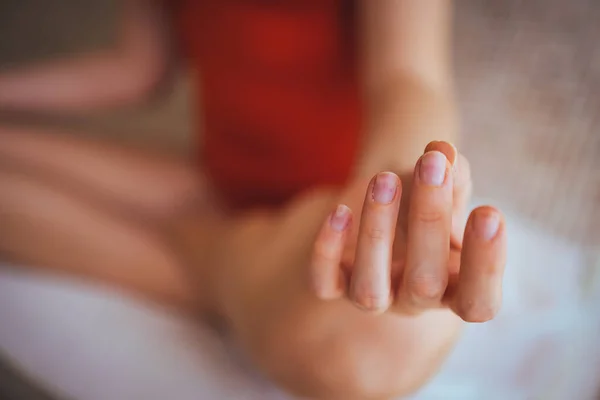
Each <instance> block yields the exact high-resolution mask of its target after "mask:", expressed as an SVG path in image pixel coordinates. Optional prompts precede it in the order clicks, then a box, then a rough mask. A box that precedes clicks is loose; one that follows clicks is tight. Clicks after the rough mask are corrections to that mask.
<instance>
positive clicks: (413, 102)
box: [357, 0, 457, 177]
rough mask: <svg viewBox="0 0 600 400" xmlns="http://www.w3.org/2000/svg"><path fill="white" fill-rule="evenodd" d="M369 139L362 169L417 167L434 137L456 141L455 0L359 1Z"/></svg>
mask: <svg viewBox="0 0 600 400" xmlns="http://www.w3.org/2000/svg"><path fill="white" fill-rule="evenodd" d="M360 4H361V5H360V7H361V9H360V15H361V19H360V21H359V22H360V24H361V26H360V28H361V32H362V56H363V57H362V60H363V62H362V73H363V75H362V76H363V84H364V86H363V89H364V93H363V94H364V98H365V100H366V107H367V119H366V121H365V122H366V125H365V127H366V139H365V140H366V142H365V143H364V146H363V149H364V152H363V154H362V158H361V160H360V161H361V162H360V164H359V166H358V171H357V173H358V174H359V175H361V176H366V177H370V176H372V175H373V174H374V173H376V172H378V171H381V170H382V169H391V170H394V171H395V172H399V173H402V172H406V171H412V169H413V167H414V163H415V162H416V160H417V159H418V158H419V156H420V155H421V154H422V153H423V150H424V148H425V146H426V145H427V143H429V142H430V141H432V140H446V141H449V142H454V141H455V139H456V130H457V129H456V125H457V124H456V115H455V107H454V99H453V84H452V70H451V29H452V27H451V25H452V21H451V20H452V2H451V1H450V0H426V1H423V0H379V1H368V0H363V1H362V2H361V3H360Z"/></svg>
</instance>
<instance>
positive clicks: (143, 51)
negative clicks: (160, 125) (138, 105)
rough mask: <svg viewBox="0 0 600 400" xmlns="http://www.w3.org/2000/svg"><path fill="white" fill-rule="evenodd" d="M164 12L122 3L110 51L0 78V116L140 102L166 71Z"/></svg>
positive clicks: (151, 4) (151, 5)
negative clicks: (3, 111) (8, 112)
mask: <svg viewBox="0 0 600 400" xmlns="http://www.w3.org/2000/svg"><path fill="white" fill-rule="evenodd" d="M164 17H165V15H164V13H163V6H162V5H161V4H160V2H157V1H154V0H127V1H126V2H125V6H124V8H123V16H122V21H121V25H120V33H119V39H118V42H117V44H116V46H115V47H114V48H111V49H104V50H98V51H95V52H92V53H89V54H85V55H80V56H76V57H73V58H69V59H64V60H56V61H52V62H47V63H45V64H41V65H36V66H32V67H29V68H24V69H16V70H13V71H5V72H0V110H7V111H19V112H20V111H26V112H29V111H32V112H82V111H88V110H91V109H97V108H105V107H115V106H121V105H124V104H128V103H132V102H135V101H139V100H140V99H142V98H144V97H145V96H147V95H149V93H150V92H151V91H152V90H153V89H154V88H155V86H156V85H157V84H158V82H160V80H161V78H162V76H163V75H164V72H165V70H166V65H167V58H168V35H167V34H166V33H167V29H166V20H165V18H164Z"/></svg>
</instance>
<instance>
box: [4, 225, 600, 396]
mask: <svg viewBox="0 0 600 400" xmlns="http://www.w3.org/2000/svg"><path fill="white" fill-rule="evenodd" d="M508 226H509V232H510V236H509V237H510V239H509V248H510V252H509V265H508V270H507V274H506V279H505V300H504V307H503V310H502V312H501V314H500V316H499V317H498V318H497V319H496V320H494V321H493V322H491V323H487V324H482V325H469V326H468V327H467V328H466V330H465V334H464V336H463V338H462V339H461V341H460V342H459V344H458V346H457V348H456V350H455V351H454V352H453V354H452V355H451V357H450V359H449V360H448V362H447V363H446V364H445V366H444V367H443V369H442V371H441V372H440V374H439V375H438V376H437V377H436V378H435V379H434V380H433V382H432V383H430V384H429V385H428V386H427V387H425V388H424V389H423V390H422V391H421V392H420V393H418V394H417V395H415V396H413V397H412V399H418V400H437V399H440V400H441V399H444V400H446V399H461V400H481V399H486V400H495V399H498V400H505V399H511V400H529V399H544V400H554V399H556V400H565V399H577V400H588V399H590V400H591V399H593V398H594V396H593V393H594V391H595V390H596V389H597V388H596V387H594V386H597V385H598V382H599V381H600V345H599V343H598V337H599V336H598V333H600V301H599V300H600V265H596V266H595V269H594V266H593V265H592V263H593V262H596V263H597V261H593V260H598V259H597V258H596V259H594V256H597V255H593V254H592V253H591V252H590V253H585V252H584V251H583V250H582V249H579V248H578V247H577V246H575V245H571V244H569V243H565V242H564V241H561V240H558V239H557V238H554V237H550V236H548V235H546V234H544V233H543V232H541V231H536V230H535V229H533V228H530V227H528V226H526V224H524V223H520V222H519V221H517V220H509V224H508ZM0 271H1V272H0V348H1V349H2V350H3V351H4V352H6V353H8V354H9V355H10V356H11V357H12V358H13V359H14V360H16V361H17V363H18V365H19V366H21V367H22V368H24V369H25V370H26V371H28V372H29V373H30V374H31V375H32V376H33V377H34V378H36V379H38V380H39V381H40V382H43V383H44V384H45V385H46V386H47V387H48V388H50V389H51V390H54V391H55V392H56V393H58V394H66V395H68V396H70V398H73V399H76V400H106V399H111V400H137V399H141V400H142V399H143V400H163V399H178V400H188V399H189V400H192V399H249V400H253V399H260V400H276V399H286V398H288V397H286V396H285V395H283V394H282V393H281V392H279V391H277V390H276V389H274V388H272V387H271V385H270V384H268V383H267V382H265V381H264V380H261V379H260V378H259V377H258V376H257V375H256V374H254V373H252V372H251V369H250V368H248V367H247V366H244V365H243V364H242V363H240V362H239V361H238V358H237V357H236V356H235V355H234V354H233V352H232V351H231V350H230V349H229V347H228V346H227V344H226V343H225V342H224V341H223V340H222V339H220V338H219V337H217V336H216V335H215V334H214V333H212V331H211V330H209V329H207V328H204V327H202V326H195V325H194V324H192V323H191V322H189V321H187V320H185V319H184V318H180V317H178V316H176V315H172V314H169V313H167V312H166V311H165V310H161V309H154V308H152V307H149V306H147V305H144V304H140V303H136V302H134V301H131V300H129V299H128V298H126V297H122V296H119V295H118V294H116V293H115V292H112V291H110V290H102V289H99V288H95V287H94V288H92V287H88V286H84V285H76V284H73V283H72V282H65V281H62V280H59V279H54V278H48V277H44V276H39V275H32V274H29V273H23V272H15V271H12V272H11V271H10V270H5V269H0ZM590 271H595V273H589V272H590Z"/></svg>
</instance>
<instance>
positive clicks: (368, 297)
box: [352, 293, 389, 312]
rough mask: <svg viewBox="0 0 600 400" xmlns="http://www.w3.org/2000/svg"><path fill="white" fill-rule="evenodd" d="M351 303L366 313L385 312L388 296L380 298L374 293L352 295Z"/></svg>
mask: <svg viewBox="0 0 600 400" xmlns="http://www.w3.org/2000/svg"><path fill="white" fill-rule="evenodd" d="M352 301H353V302H354V304H355V305H356V306H357V307H358V308H360V309H363V310H365V311H368V312H381V311H385V310H386V309H387V308H388V306H389V296H388V297H385V296H381V295H377V294H375V293H361V294H353V295H352Z"/></svg>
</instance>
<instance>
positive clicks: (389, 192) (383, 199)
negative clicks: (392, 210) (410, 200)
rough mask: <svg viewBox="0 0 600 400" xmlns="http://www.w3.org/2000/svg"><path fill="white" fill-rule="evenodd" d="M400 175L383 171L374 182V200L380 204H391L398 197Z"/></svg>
mask: <svg viewBox="0 0 600 400" xmlns="http://www.w3.org/2000/svg"><path fill="white" fill-rule="evenodd" d="M397 190H398V177H397V176H396V175H394V174H392V173H391V172H381V173H379V174H378V175H377V176H376V177H375V183H374V184H373V200H374V201H375V202H376V203H379V204H390V203H391V202H392V201H394V197H396V191H397Z"/></svg>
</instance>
